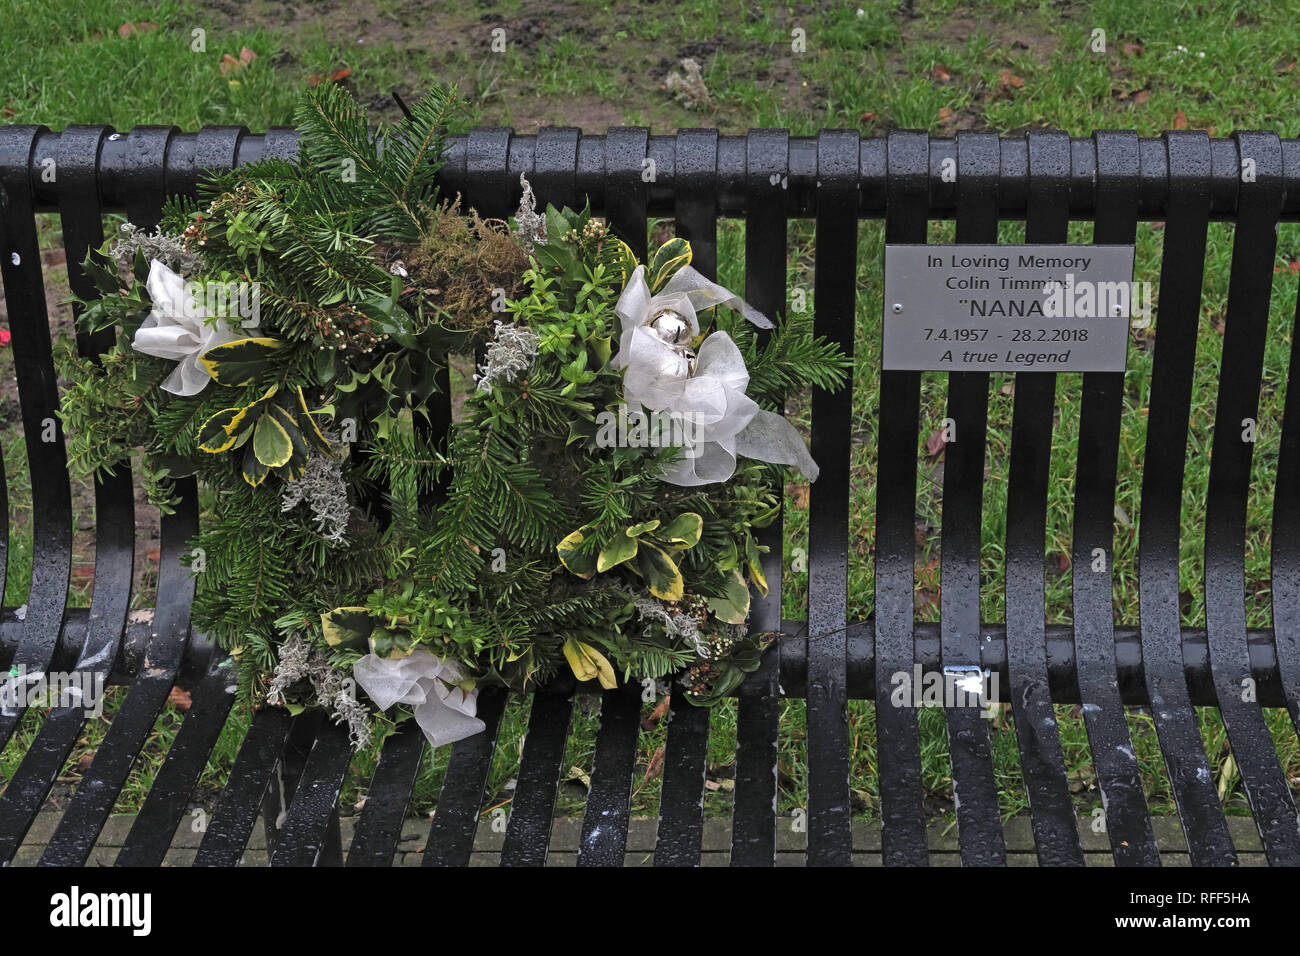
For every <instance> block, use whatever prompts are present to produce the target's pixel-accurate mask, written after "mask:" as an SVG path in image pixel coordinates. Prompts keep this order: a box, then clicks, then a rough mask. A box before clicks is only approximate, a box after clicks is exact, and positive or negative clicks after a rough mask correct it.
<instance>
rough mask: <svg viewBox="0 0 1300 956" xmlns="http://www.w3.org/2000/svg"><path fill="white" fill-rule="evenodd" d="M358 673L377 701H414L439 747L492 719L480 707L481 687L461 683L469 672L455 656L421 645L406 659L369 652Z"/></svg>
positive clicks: (359, 663) (423, 727) (469, 734)
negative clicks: (445, 656)
mask: <svg viewBox="0 0 1300 956" xmlns="http://www.w3.org/2000/svg"><path fill="white" fill-rule="evenodd" d="M352 677H353V678H354V679H355V680H356V682H357V684H358V685H359V686H360V687H361V688H362V690H364V691H365V692H366V693H367V694H369V695H370V699H371V700H372V701H374V704H375V707H377V708H378V709H379V710H387V709H388V708H389V707H392V706H393V705H394V704H409V705H411V709H412V712H413V713H414V715H415V722H416V723H417V724H418V725H419V727H420V730H422V731H423V732H424V736H425V737H426V738H427V739H428V741H429V743H430V744H431V745H432V746H434V747H441V746H442V745H443V744H449V743H453V742H455V741H457V740H462V739H464V738H465V737H472V736H474V735H475V734H477V733H479V732H480V731H482V730H483V729H484V728H485V727H486V724H484V723H483V721H481V720H479V719H478V718H477V717H476V716H474V715H475V714H476V713H477V711H478V688H477V687H476V688H474V690H471V691H469V692H466V691H463V690H461V689H460V688H459V687H457V686H455V684H456V682H457V681H459V680H461V679H462V678H463V677H464V674H463V673H461V670H460V668H459V667H458V666H457V665H456V664H455V663H454V662H453V661H447V660H443V659H442V658H441V657H438V656H437V655H435V654H433V653H432V652H431V651H428V650H425V649H423V648H417V649H416V650H414V651H412V652H411V653H410V654H409V655H407V656H406V657H403V658H401V659H400V660H389V659H387V658H383V657H378V656H376V655H374V654H367V655H366V656H365V657H362V658H360V659H359V660H358V661H357V662H356V663H355V664H353V665H352Z"/></svg>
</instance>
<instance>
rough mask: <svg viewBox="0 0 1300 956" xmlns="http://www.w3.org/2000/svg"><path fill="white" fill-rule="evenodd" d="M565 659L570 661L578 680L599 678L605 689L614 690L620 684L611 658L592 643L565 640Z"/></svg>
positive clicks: (570, 639)
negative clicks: (610, 660)
mask: <svg viewBox="0 0 1300 956" xmlns="http://www.w3.org/2000/svg"><path fill="white" fill-rule="evenodd" d="M564 659H565V660H566V661H568V662H569V667H570V668H572V669H573V676H574V677H576V678H577V679H578V680H580V681H587V680H598V681H600V686H601V687H603V688H605V690H613V689H614V688H615V687H617V686H618V678H617V677H615V676H614V668H613V667H612V666H611V665H610V663H609V660H608V659H607V658H606V657H605V655H604V654H602V653H601V652H600V651H598V650H596V649H595V648H594V647H592V646H591V645H590V644H584V643H583V642H582V641H579V640H577V639H576V638H572V637H571V638H569V639H568V640H567V641H565V642H564Z"/></svg>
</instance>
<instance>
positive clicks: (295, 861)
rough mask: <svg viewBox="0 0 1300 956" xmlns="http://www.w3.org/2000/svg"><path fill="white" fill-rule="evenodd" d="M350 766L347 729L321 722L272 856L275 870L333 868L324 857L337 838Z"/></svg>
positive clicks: (326, 720)
mask: <svg viewBox="0 0 1300 956" xmlns="http://www.w3.org/2000/svg"><path fill="white" fill-rule="evenodd" d="M351 762H352V743H351V740H350V739H349V737H348V729H347V727H346V725H343V724H336V723H334V722H333V721H332V720H329V719H325V720H322V721H321V728H320V731H319V733H318V734H317V736H316V742H315V744H314V746H313V747H312V749H311V754H310V756H309V757H308V758H307V763H306V766H305V767H304V768H303V772H302V777H301V778H300V779H299V780H298V785H297V787H296V788H295V789H294V794H293V800H292V802H290V804H289V810H288V814H287V815H286V817H285V821H284V826H283V827H282V828H281V830H280V834H279V838H278V839H277V841H276V845H275V850H274V852H273V853H272V854H271V865H272V866H315V865H316V864H317V863H320V864H321V865H330V863H331V861H330V860H329V859H328V856H327V855H326V856H322V854H323V853H324V851H325V849H326V845H327V843H328V842H329V841H330V840H331V838H335V833H336V830H335V828H336V827H337V816H336V813H337V810H338V802H339V794H340V792H341V791H342V789H343V778H344V777H345V776H346V775H347V772H348V764H349V763H351ZM331 831H335V832H331Z"/></svg>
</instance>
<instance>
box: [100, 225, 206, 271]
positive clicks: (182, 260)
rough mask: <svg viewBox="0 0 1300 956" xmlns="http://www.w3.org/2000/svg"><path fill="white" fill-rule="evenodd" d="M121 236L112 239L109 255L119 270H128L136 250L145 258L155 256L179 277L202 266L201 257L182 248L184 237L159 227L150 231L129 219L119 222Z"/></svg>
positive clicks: (183, 246) (153, 257)
mask: <svg viewBox="0 0 1300 956" xmlns="http://www.w3.org/2000/svg"><path fill="white" fill-rule="evenodd" d="M122 234H123V237H122V238H121V239H117V240H114V242H113V244H112V245H111V246H110V247H109V250H108V251H109V254H110V255H112V257H113V261H114V262H116V263H117V266H118V268H119V269H123V270H130V268H131V266H132V265H133V264H134V263H135V252H136V250H137V249H139V250H141V251H142V252H143V253H144V257H145V258H146V259H157V260H158V261H159V262H161V263H162V264H163V265H165V266H166V267H167V268H169V269H171V270H172V271H173V272H176V273H179V274H180V275H182V276H188V275H194V274H195V273H197V272H200V271H202V269H203V257H202V256H201V255H199V254H198V253H197V252H194V251H193V250H190V249H187V248H185V240H184V239H182V238H181V237H180V236H173V235H170V234H168V233H165V232H162V231H161V230H157V229H156V230H154V232H153V233H152V234H150V233H148V232H145V231H144V230H143V229H141V228H140V227H139V226H136V225H133V224H132V223H129V222H124V223H122Z"/></svg>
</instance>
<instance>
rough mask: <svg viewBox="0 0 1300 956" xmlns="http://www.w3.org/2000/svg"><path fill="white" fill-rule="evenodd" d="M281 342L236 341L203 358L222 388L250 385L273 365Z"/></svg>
mask: <svg viewBox="0 0 1300 956" xmlns="http://www.w3.org/2000/svg"><path fill="white" fill-rule="evenodd" d="M279 347H280V342H279V341H278V340H277V339H267V338H247V339H235V341H233V342H227V343H225V344H224V345H216V346H213V347H212V348H210V349H208V350H207V351H206V352H204V353H203V355H202V356H201V357H200V358H199V361H201V362H202V363H203V367H204V368H206V369H207V370H208V374H209V375H211V376H212V377H213V379H215V380H216V382H217V384H219V385H233V386H239V385H249V384H252V382H253V381H254V380H255V379H256V378H257V377H258V376H259V375H261V374H262V372H264V371H265V370H266V368H267V366H269V365H270V362H271V353H272V352H274V351H275V350H276V349H278V348H279Z"/></svg>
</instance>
